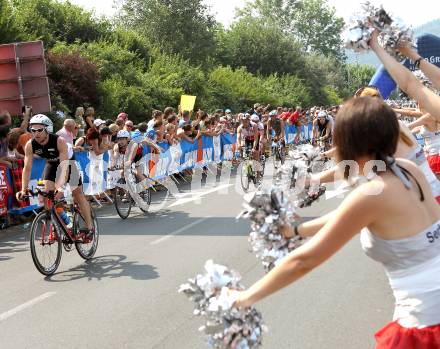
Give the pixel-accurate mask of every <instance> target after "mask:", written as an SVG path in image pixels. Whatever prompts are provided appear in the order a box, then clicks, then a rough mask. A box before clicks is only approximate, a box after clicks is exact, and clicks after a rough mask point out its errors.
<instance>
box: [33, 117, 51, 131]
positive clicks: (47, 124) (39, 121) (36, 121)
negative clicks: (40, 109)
mask: <svg viewBox="0 0 440 349" xmlns="http://www.w3.org/2000/svg"><path fill="white" fill-rule="evenodd" d="M29 125H43V126H44V128H45V129H46V130H47V132H49V133H52V132H53V122H52V120H51V119H49V118H48V117H47V116H46V115H44V114H37V115H34V116H33V117H32V118H31V120H30V121H29Z"/></svg>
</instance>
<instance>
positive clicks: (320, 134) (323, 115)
mask: <svg viewBox="0 0 440 349" xmlns="http://www.w3.org/2000/svg"><path fill="white" fill-rule="evenodd" d="M332 128H333V120H332V119H331V118H330V117H329V116H328V115H327V112H325V111H324V110H321V111H320V112H319V113H318V117H317V118H316V119H315V120H314V121H313V128H312V134H313V139H319V141H321V142H323V143H324V151H326V150H328V149H330V147H331V140H332Z"/></svg>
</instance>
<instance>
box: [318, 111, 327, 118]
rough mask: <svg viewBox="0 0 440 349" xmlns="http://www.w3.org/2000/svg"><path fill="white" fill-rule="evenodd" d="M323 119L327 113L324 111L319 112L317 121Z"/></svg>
mask: <svg viewBox="0 0 440 349" xmlns="http://www.w3.org/2000/svg"><path fill="white" fill-rule="evenodd" d="M323 118H327V113H326V112H325V111H324V110H321V111H320V112H319V113H318V119H323Z"/></svg>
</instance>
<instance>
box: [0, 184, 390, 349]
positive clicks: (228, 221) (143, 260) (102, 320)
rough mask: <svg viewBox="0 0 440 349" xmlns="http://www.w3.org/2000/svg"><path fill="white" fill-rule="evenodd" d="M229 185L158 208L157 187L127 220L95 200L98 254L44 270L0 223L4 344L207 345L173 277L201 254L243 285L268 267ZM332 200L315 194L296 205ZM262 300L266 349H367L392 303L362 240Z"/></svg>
mask: <svg viewBox="0 0 440 349" xmlns="http://www.w3.org/2000/svg"><path fill="white" fill-rule="evenodd" d="M209 178H214V177H213V176H209ZM208 182H209V181H208ZM235 187H236V185H235V178H234V177H231V178H230V179H228V178H226V177H222V179H221V181H220V183H214V182H213V181H211V182H210V183H207V184H206V185H205V186H204V187H200V186H199V187H198V188H194V187H193V188H192V190H191V188H189V186H188V185H186V186H182V187H181V188H180V190H181V195H180V197H179V198H178V199H176V198H174V197H168V198H167V199H166V205H160V206H159V205H158V202H160V201H161V200H162V196H163V195H164V193H157V194H155V195H154V196H153V200H154V201H155V202H156V203H155V204H154V205H153V206H152V208H151V212H150V213H148V214H146V215H144V214H142V213H140V211H138V210H137V209H136V210H134V211H133V212H132V214H131V216H130V217H129V218H128V219H127V220H125V221H123V220H121V219H120V218H119V217H118V216H117V215H116V212H115V210H114V208H113V206H108V207H105V208H103V209H100V210H98V211H97V212H98V216H99V223H100V231H101V237H100V242H99V247H98V251H97V254H96V258H94V259H93V260H91V261H88V262H84V261H83V260H82V259H81V258H80V257H79V256H78V254H77V253H76V252H75V251H73V252H71V253H63V258H62V261H61V265H60V267H59V270H58V272H57V274H55V275H54V276H52V277H51V278H44V277H43V276H42V275H40V274H39V273H38V272H37V271H36V269H35V268H34V266H33V263H32V259H31V256H30V252H29V248H28V241H27V231H26V228H18V229H12V230H6V231H0V338H1V339H0V348H8V349H9V348H11V349H12V348H44V349H48V348H88V349H89V348H100V349H101V348H170V349H171V348H182V349H197V348H206V347H207V346H206V344H205V338H204V336H203V334H202V333H200V332H198V328H199V327H200V326H201V325H202V323H203V321H202V319H200V318H197V317H194V316H193V315H192V303H191V302H189V301H188V300H187V298H186V297H185V296H183V295H180V294H178V293H177V289H178V287H179V285H180V284H181V283H183V282H185V281H186V279H187V278H189V277H193V276H195V275H196V274H197V273H198V272H200V271H201V270H202V267H203V265H204V263H205V261H206V260H207V259H213V260H214V261H215V262H218V263H222V264H227V265H229V266H230V267H232V268H234V269H236V270H238V271H239V272H240V273H241V274H242V276H243V282H244V284H246V285H251V284H252V283H253V282H254V281H256V280H257V279H258V278H260V277H261V276H262V275H263V269H262V266H261V264H260V263H259V262H258V261H257V260H256V258H255V257H254V256H253V255H252V254H251V253H249V243H248V241H247V234H248V232H249V222H248V221H245V220H241V221H236V220H235V217H236V216H237V214H238V213H239V211H240V208H241V204H242V193H239V192H237V191H236V189H235ZM336 205H337V200H329V201H325V200H321V201H320V202H319V203H317V204H316V205H315V206H314V207H312V208H309V209H307V210H305V211H304V212H302V214H303V215H305V216H318V215H320V214H322V213H324V212H327V211H329V210H331V209H332V208H334V207H335V206H336ZM27 229H28V228H27ZM257 308H258V309H259V310H260V311H261V312H262V313H263V317H264V320H265V323H266V324H267V326H268V327H269V332H268V333H266V334H265V335H264V345H263V347H264V348H277V349H279V348H282V349H284V348H304V349H306V348H313V349H315V348H326V349H332V348H335V349H336V348H337V349H340V348H344V349H349V348H356V349H359V348H373V347H374V338H373V335H374V332H375V331H376V330H378V329H379V328H380V327H382V325H384V324H385V323H387V322H389V321H390V319H391V317H392V309H393V301H392V296H391V292H390V289H389V287H388V285H387V281H386V277H385V275H384V272H383V270H382V268H381V266H380V265H378V264H376V263H374V262H372V261H370V260H369V259H368V258H367V257H365V256H364V255H363V253H362V251H361V249H360V243H359V239H358V237H357V238H355V239H353V241H351V242H350V243H349V244H348V245H347V246H345V247H344V248H343V249H342V250H341V251H340V252H339V253H338V254H337V255H336V256H335V257H333V258H332V259H331V260H330V261H328V262H327V263H326V264H325V265H323V266H321V267H320V268H319V269H317V270H315V271H313V272H312V273H311V274H310V275H308V276H306V277H305V278H303V279H302V280H300V281H299V282H297V283H296V284H294V285H291V286H290V287H288V288H286V289H285V290H283V291H282V292H280V293H278V294H276V295H274V296H272V297H271V298H269V299H266V300H264V301H262V302H261V303H259V304H258V305H257Z"/></svg>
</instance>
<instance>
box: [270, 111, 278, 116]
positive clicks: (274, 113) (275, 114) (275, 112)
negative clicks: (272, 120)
mask: <svg viewBox="0 0 440 349" xmlns="http://www.w3.org/2000/svg"><path fill="white" fill-rule="evenodd" d="M269 116H277V111H276V110H272V111H271V112H270V113H269Z"/></svg>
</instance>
